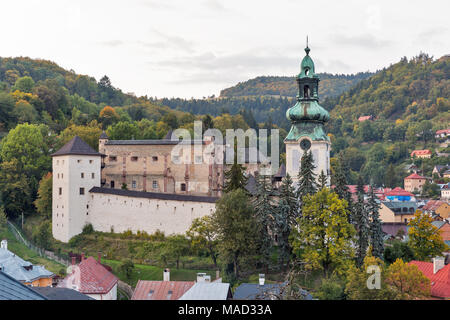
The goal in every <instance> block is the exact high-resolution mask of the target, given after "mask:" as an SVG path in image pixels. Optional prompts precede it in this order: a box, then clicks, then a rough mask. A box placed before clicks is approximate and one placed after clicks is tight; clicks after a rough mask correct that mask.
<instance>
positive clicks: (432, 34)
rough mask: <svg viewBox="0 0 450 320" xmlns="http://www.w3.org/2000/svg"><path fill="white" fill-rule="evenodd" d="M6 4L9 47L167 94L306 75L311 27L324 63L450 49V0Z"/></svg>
mask: <svg viewBox="0 0 450 320" xmlns="http://www.w3.org/2000/svg"><path fill="white" fill-rule="evenodd" d="M0 9H1V11H0V12H1V17H0V30H1V33H0V34H1V37H0V56H2V57H11V56H29V57H31V58H42V59H47V60H52V61H54V62H56V63H57V64H59V65H60V66H62V67H63V68H65V69H73V70H75V72H77V73H81V74H88V75H90V76H94V77H95V78H96V79H97V80H98V79H100V78H101V77H102V76H103V75H105V74H106V75H108V76H109V77H110V79H111V81H112V84H113V85H114V86H115V87H119V88H121V89H122V90H123V91H124V92H134V93H136V94H137V95H145V94H147V95H149V96H157V97H185V98H190V97H203V96H210V95H212V94H215V95H218V94H219V92H220V90H221V89H223V88H226V87H229V86H232V85H234V84H236V83H238V82H239V81H245V80H248V79H250V78H253V77H256V76H260V75H294V74H297V73H298V71H299V63H300V61H301V59H302V58H303V56H304V51H303V48H304V47H305V39H306V35H309V46H310V48H311V53H310V55H311V56H312V58H313V59H314V61H315V64H316V72H329V73H346V74H347V73H356V72H359V71H367V70H370V71H375V70H378V69H380V68H383V67H385V66H386V67H387V66H389V64H391V63H395V62H398V61H399V60H400V58H401V57H403V56H407V57H408V58H410V57H412V56H415V55H417V54H419V53H420V52H421V51H422V52H426V53H429V54H430V55H432V56H434V57H435V58H438V57H441V56H442V55H445V54H450V50H449V49H450V45H449V42H450V40H449V39H450V22H449V12H450V1H449V0H427V1H423V0H421V1H415V0H388V1H384V0H376V1H364V0H354V1H351V0H339V1H331V0H328V1H325V0H314V1H312V0H309V1H303V0H276V1H275V0H272V1H265V0H254V1H253V0H226V1H225V0H198V1H196V0H189V1H187V0H165V1H159V0H127V1H125V0H123V1H115V0H89V1H85V0H79V1H77V0H40V1H34V0H29V1H24V0H14V1H1V3H0Z"/></svg>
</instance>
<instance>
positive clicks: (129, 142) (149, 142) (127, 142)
mask: <svg viewBox="0 0 450 320" xmlns="http://www.w3.org/2000/svg"><path fill="white" fill-rule="evenodd" d="M195 143H198V144H206V143H205V141H201V140H190V141H184V140H171V139H157V140H109V141H107V142H106V143H105V145H108V146H111V145H177V144H195Z"/></svg>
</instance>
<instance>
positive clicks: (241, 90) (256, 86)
mask: <svg viewBox="0 0 450 320" xmlns="http://www.w3.org/2000/svg"><path fill="white" fill-rule="evenodd" d="M317 75H318V76H319V78H320V96H321V97H322V98H326V97H333V96H337V95H339V94H341V93H342V92H344V91H346V90H348V89H350V88H351V87H353V86H354V85H355V84H357V83H358V82H359V81H361V80H364V79H367V78H369V77H370V76H372V75H373V73H371V72H360V73H357V74H351V75H345V74H330V73H318V74H317ZM297 93H298V87H297V82H296V81H295V77H268V76H263V77H256V78H254V79H250V80H248V81H244V82H239V83H238V84H237V85H235V86H233V87H230V88H226V89H223V90H222V91H220V97H246V96H283V97H296V96H297Z"/></svg>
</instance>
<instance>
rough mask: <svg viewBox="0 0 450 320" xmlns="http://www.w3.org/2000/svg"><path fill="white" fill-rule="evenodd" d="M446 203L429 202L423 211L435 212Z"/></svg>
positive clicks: (439, 201) (438, 201)
mask: <svg viewBox="0 0 450 320" xmlns="http://www.w3.org/2000/svg"><path fill="white" fill-rule="evenodd" d="M444 203H446V202H444V201H441V200H429V201H428V202H427V203H426V204H425V205H424V206H423V207H422V210H423V211H435V210H436V209H437V208H439V207H440V206H441V205H443V204H444Z"/></svg>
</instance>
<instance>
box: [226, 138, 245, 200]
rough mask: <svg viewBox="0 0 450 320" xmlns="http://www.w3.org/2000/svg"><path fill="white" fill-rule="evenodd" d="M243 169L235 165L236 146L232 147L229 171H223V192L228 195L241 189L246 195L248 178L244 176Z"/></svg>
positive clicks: (239, 165) (240, 165)
mask: <svg viewBox="0 0 450 320" xmlns="http://www.w3.org/2000/svg"><path fill="white" fill-rule="evenodd" d="M244 172H245V168H244V166H243V165H242V164H239V163H237V146H236V143H235V145H234V161H233V165H232V166H231V168H230V170H228V171H225V173H224V176H225V184H224V186H223V192H225V193H228V192H231V191H233V190H236V189H242V190H244V192H245V193H247V189H245V186H246V185H247V181H248V177H246V176H245V174H244Z"/></svg>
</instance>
